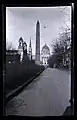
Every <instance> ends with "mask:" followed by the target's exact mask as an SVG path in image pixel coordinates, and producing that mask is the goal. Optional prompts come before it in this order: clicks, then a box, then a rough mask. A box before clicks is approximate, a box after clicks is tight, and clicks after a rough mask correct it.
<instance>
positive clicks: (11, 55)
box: [6, 37, 32, 63]
mask: <svg viewBox="0 0 77 120" xmlns="http://www.w3.org/2000/svg"><path fill="white" fill-rule="evenodd" d="M18 42H19V45H18V50H6V61H7V62H8V63H11V62H16V61H19V62H23V61H25V60H27V59H30V60H32V48H31V39H30V45H29V54H27V44H26V42H24V41H23V38H22V37H20V39H19V41H18Z"/></svg>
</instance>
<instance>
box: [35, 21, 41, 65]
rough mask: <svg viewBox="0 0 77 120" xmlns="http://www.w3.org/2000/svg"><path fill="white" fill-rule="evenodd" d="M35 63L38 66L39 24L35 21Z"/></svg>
mask: <svg viewBox="0 0 77 120" xmlns="http://www.w3.org/2000/svg"><path fill="white" fill-rule="evenodd" d="M35 63H36V64H38V65H40V23H39V21H37V23H36V55H35Z"/></svg>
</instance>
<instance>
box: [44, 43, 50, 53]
mask: <svg viewBox="0 0 77 120" xmlns="http://www.w3.org/2000/svg"><path fill="white" fill-rule="evenodd" d="M43 49H47V50H48V51H50V49H49V47H48V46H47V45H46V44H45V45H44V46H43V47H42V50H43Z"/></svg>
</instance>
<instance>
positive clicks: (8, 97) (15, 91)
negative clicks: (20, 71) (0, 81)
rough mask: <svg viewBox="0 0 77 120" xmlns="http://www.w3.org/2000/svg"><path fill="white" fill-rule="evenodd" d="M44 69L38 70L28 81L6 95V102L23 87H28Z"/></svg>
mask: <svg viewBox="0 0 77 120" xmlns="http://www.w3.org/2000/svg"><path fill="white" fill-rule="evenodd" d="M43 71H44V70H42V71H40V72H38V73H37V74H36V75H35V76H34V77H32V78H31V79H29V80H28V81H27V82H25V83H24V84H22V85H21V86H19V87H18V88H17V89H15V90H13V91H12V92H10V93H9V94H7V95H6V96H5V99H4V103H5V105H6V104H7V102H8V101H10V100H11V99H12V98H13V97H15V96H17V95H18V94H19V93H20V92H21V91H22V90H23V89H24V87H26V86H27V85H28V84H29V83H31V82H32V81H33V80H34V79H35V78H36V77H38V76H39V75H40V74H41V73H42V72H43Z"/></svg>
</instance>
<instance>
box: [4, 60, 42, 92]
mask: <svg viewBox="0 0 77 120" xmlns="http://www.w3.org/2000/svg"><path fill="white" fill-rule="evenodd" d="M41 70H44V66H38V65H35V64H34V62H33V61H30V60H28V61H26V62H23V63H11V64H8V63H7V64H6V74H5V79H4V85H5V90H4V92H5V94H6V93H8V92H9V91H11V90H13V89H15V88H17V87H18V86H20V85H22V84H23V83H24V82H26V81H28V80H29V79H30V78H32V77H33V76H35V75H36V74H37V73H38V72H40V71H41Z"/></svg>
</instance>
